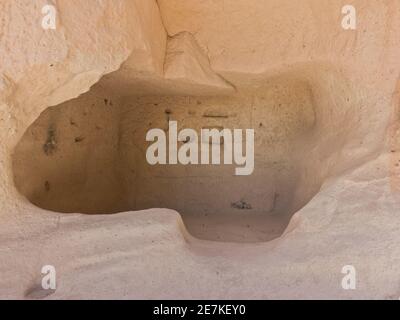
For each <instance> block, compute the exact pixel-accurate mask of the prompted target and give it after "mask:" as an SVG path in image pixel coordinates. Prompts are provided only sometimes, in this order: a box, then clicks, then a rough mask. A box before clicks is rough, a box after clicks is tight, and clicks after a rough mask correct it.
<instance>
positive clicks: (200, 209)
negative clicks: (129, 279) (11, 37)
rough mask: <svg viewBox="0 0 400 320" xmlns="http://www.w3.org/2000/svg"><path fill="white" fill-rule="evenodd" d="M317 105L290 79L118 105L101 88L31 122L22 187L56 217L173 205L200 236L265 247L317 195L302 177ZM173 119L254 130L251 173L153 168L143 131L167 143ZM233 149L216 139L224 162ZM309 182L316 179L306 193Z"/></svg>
mask: <svg viewBox="0 0 400 320" xmlns="http://www.w3.org/2000/svg"><path fill="white" fill-rule="evenodd" d="M313 101H314V99H313V92H312V88H311V86H310V85H309V84H308V83H307V82H306V81H299V80H294V79H291V78H288V79H286V78H279V79H276V80H274V81H272V82H271V83H266V84H265V85H264V86H260V87H259V88H258V89H257V90H255V91H253V92H247V93H240V94H239V93H238V94H235V95H233V96H229V97H182V96H175V97H174V96H167V97H158V96H153V97H136V96H135V97H128V98H124V99H115V98H112V97H108V96H104V94H103V93H102V92H101V90H98V89H96V87H95V88H93V89H92V90H91V91H90V92H89V93H87V94H85V95H83V96H81V97H79V98H77V99H74V100H71V101H69V102H66V103H63V104H62V105H59V106H56V107H51V108H48V109H47V110H46V111H45V112H43V113H42V114H41V116H40V117H39V118H38V119H37V120H36V121H35V122H34V123H33V124H32V125H31V127H30V128H29V129H28V130H27V131H26V133H25V135H24V136H23V138H22V140H21V141H20V143H19V144H18V146H17V148H16V150H15V153H14V156H13V164H14V172H15V182H16V185H17V187H18V189H19V190H20V192H21V193H22V194H23V195H25V196H26V197H27V198H28V199H29V200H30V201H31V202H32V203H34V204H35V205H37V206H39V207H42V208H45V209H48V210H52V211H58V212H79V213H88V214H105V213H117V212H121V211H129V210H140V209H146V208H157V207H158V208H161V207H162V208H171V209H175V210H177V211H178V212H179V213H180V214H181V216H182V218H183V221H184V223H185V225H186V228H187V229H188V231H189V232H190V233H191V234H192V235H193V236H195V237H197V238H201V239H207V240H216V241H235V242H255V241H268V240H271V239H274V238H276V237H278V236H280V235H281V234H282V232H283V231H284V229H285V228H286V226H287V224H288V222H289V220H290V218H291V216H292V214H293V213H294V212H295V211H296V210H298V209H299V208H301V207H302V206H304V205H305V204H306V203H307V202H308V201H309V200H310V198H311V197H312V196H313V195H314V194H315V193H316V192H317V190H318V188H319V181H318V179H303V178H304V176H305V175H309V174H311V173H312V172H313V171H312V170H310V164H309V162H308V161H307V154H308V150H310V148H312V146H313V143H314V140H315V127H316V115H315V106H314V104H313ZM171 121H174V122H176V124H177V132H180V131H181V130H183V129H185V128H190V129H193V130H194V131H196V132H198V133H199V137H200V136H201V134H200V132H201V130H202V129H205V128H207V129H218V130H222V129H229V130H233V129H243V131H245V129H247V128H254V171H253V172H252V173H251V174H250V175H235V169H236V168H237V167H240V166H238V165H237V164H235V163H234V162H233V164H223V163H224V162H223V160H222V162H221V164H214V165H211V164H209V165H204V164H201V163H200V164H187V165H183V164H180V163H178V164H164V165H161V164H156V165H151V164H149V163H148V161H147V159H146V152H147V149H148V148H149V146H150V145H151V144H152V142H149V141H146V134H147V133H148V132H149V131H150V130H151V129H154V128H159V129H161V130H163V131H164V132H165V133H166V137H167V138H168V137H169V132H168V131H169V130H170V123H171ZM178 140H179V139H178ZM168 142H169V141H168V139H167V143H168ZM186 142H187V141H178V142H177V146H178V148H180V147H181V146H182V145H184V144H185V143H186ZM204 143H210V144H211V145H212V144H213V143H214V142H213V141H211V142H204V141H203V142H201V141H199V150H201V144H204ZM227 143H230V141H226V140H225V139H221V140H219V141H218V142H217V144H218V146H217V148H218V149H219V150H220V154H221V156H222V155H224V150H225V149H224V148H225V147H226V144H227ZM211 145H210V147H212V146H211ZM167 148H168V144H167ZM210 150H211V149H210ZM167 153H168V149H167ZM199 153H200V151H199ZM244 154H245V147H243V155H244ZM199 157H201V155H200V154H199ZM222 158H223V157H222ZM305 180H307V181H315V182H314V184H312V185H307V186H305V185H304V183H303V182H302V181H305ZM299 190H302V191H300V192H299ZM304 190H306V191H304ZM299 195H300V196H299Z"/></svg>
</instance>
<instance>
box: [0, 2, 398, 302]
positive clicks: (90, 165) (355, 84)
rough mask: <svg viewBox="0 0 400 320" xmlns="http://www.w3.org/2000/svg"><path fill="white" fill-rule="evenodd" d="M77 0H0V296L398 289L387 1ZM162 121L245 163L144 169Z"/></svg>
mask: <svg viewBox="0 0 400 320" xmlns="http://www.w3.org/2000/svg"><path fill="white" fill-rule="evenodd" d="M95 2H96V4H95V5H94V4H93V3H92V1H78V0H74V1H72V0H59V1H57V2H56V3H55V5H56V8H57V28H56V29H55V30H44V29H43V28H41V25H40V22H41V19H42V17H43V15H42V13H41V9H42V7H43V5H45V4H46V2H45V1H44V0H34V1H31V0H29V1H28V0H3V1H1V2H0V61H1V63H0V136H1V141H0V191H1V192H0V275H1V277H0V297H1V298H28V299H58V298H160V299H162V298H187V299H189V298H211V299H213V298H215V299H217V298H385V299H398V298H399V296H400V287H399V284H400V279H399V276H398V274H399V263H398V260H399V259H400V249H399V246H398V244H397V242H398V239H397V238H398V237H399V236H398V230H399V228H400V221H399V219H398V217H397V215H398V212H399V209H400V208H399V206H400V205H399V203H400V202H399V200H400V199H399V193H398V190H399V188H398V185H399V179H398V176H399V173H400V172H399V164H400V153H399V144H398V142H397V141H398V137H399V130H398V124H399V123H398V121H399V118H398V115H397V114H398V108H399V101H400V98H399V97H400V93H399V92H400V91H399V88H400V81H399V78H400V77H399V75H400V62H399V59H398V57H399V55H400V38H399V36H398V35H399V33H400V4H399V3H398V1H395V0H388V1H385V2H379V3H378V2H376V1H365V0H359V1H353V5H354V7H355V8H356V9H357V28H356V30H344V29H343V28H342V27H341V19H342V16H343V15H342V13H341V9H342V6H343V4H342V2H341V1H329V3H325V2H324V3H322V2H321V1H318V0H302V1H295V2H294V1H289V0H279V1H278V0H276V1H275V0H271V1H258V0H250V1H249V0H230V1H221V2H218V1H211V0H206V1H197V0H158V1H153V0H118V1H117V0H107V1H95ZM168 120H176V121H178V123H179V124H180V126H182V127H190V128H194V129H201V128H202V127H216V128H221V127H223V128H225V127H226V128H249V127H251V128H254V129H255V133H256V140H255V143H256V145H255V171H254V173H253V175H251V176H249V177H240V178H238V177H235V176H233V175H232V168H231V167H221V168H220V167H211V168H206V167H200V168H195V167H185V166H177V167H173V168H172V167H171V168H169V167H168V168H160V167H157V166H156V167H151V166H149V165H148V164H147V163H146V162H145V161H144V158H143V157H144V152H145V149H146V146H147V145H146V141H145V140H144V136H145V133H146V131H148V130H149V129H150V128H154V127H159V128H162V129H166V127H167V124H168ZM159 208H165V209H159ZM142 209H147V210H144V211H143V210H142ZM171 209H174V210H171ZM137 210H142V211H137ZM124 211H126V212H124ZM82 213H91V215H87V214H82ZM98 213H116V214H112V215H111V214H107V215H106V214H101V215H98ZM199 213H200V214H199ZM215 213H217V214H215ZM243 215H246V216H245V218H243ZM277 216H278V218H279V219H276V217H277ZM201 239H202V240H201ZM271 239H274V240H272V241H267V240H271ZM210 240H211V241H210ZM215 240H218V241H215ZM254 241H256V242H257V243H253V242H254ZM44 265H54V266H55V267H56V269H57V283H58V286H57V289H56V290H55V291H54V290H53V291H51V292H43V291H42V289H41V287H40V281H41V278H42V274H41V268H42V266H44ZM345 265H353V266H354V267H355V268H356V270H357V279H358V280H357V290H343V288H342V286H341V281H342V278H343V276H344V275H343V274H342V273H341V271H342V268H343V266H345ZM149 279H151V281H149ZM188 283H190V286H189V285H188Z"/></svg>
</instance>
